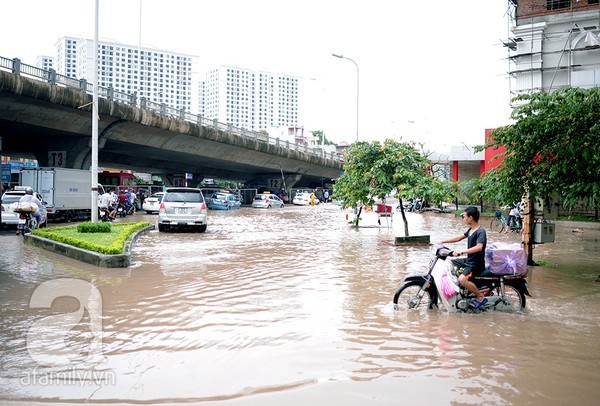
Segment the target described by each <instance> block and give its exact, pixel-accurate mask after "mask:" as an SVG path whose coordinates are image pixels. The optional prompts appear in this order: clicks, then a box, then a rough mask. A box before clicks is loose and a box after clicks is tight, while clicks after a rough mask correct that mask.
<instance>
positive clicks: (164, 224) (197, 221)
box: [158, 187, 208, 233]
mask: <svg viewBox="0 0 600 406" xmlns="http://www.w3.org/2000/svg"><path fill="white" fill-rule="evenodd" d="M207 219H208V215H207V209H206V202H205V200H204V196H203V195H202V191H201V190H200V189H196V188H186V187H180V188H168V189H167V190H166V191H165V194H164V196H163V197H162V200H161V202H160V206H159V209H158V231H166V230H169V229H173V228H195V229H197V230H198V231H200V232H201V233H203V232H205V231H206V227H207V224H208V223H207Z"/></svg>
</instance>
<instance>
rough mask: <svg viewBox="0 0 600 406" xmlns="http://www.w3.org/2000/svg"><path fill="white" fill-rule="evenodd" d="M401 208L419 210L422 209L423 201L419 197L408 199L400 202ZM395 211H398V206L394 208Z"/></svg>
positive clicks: (411, 210) (412, 210) (408, 210)
mask: <svg viewBox="0 0 600 406" xmlns="http://www.w3.org/2000/svg"><path fill="white" fill-rule="evenodd" d="M402 208H403V209H404V211H405V212H419V211H421V209H423V201H422V200H421V199H420V198H416V199H409V200H408V202H406V203H403V204H402ZM396 211H398V212H400V206H398V207H397V208H396Z"/></svg>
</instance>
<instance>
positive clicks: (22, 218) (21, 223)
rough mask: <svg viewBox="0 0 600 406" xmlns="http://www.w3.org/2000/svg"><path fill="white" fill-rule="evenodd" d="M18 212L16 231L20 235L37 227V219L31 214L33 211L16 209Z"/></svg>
mask: <svg viewBox="0 0 600 406" xmlns="http://www.w3.org/2000/svg"><path fill="white" fill-rule="evenodd" d="M15 212H16V213H19V219H18V220H17V231H18V233H19V234H21V235H23V236H24V235H25V233H29V232H31V230H34V229H35V228H37V219H36V218H35V216H34V215H33V213H31V212H29V211H16V210H15Z"/></svg>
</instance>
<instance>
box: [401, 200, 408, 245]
mask: <svg viewBox="0 0 600 406" xmlns="http://www.w3.org/2000/svg"><path fill="white" fill-rule="evenodd" d="M400 213H402V221H404V236H405V237H408V221H407V220H406V214H405V213H404V205H403V204H402V199H400Z"/></svg>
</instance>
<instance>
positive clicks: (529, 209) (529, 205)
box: [522, 195, 537, 266]
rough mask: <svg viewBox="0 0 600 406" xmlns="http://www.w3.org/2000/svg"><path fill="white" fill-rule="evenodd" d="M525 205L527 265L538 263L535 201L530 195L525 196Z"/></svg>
mask: <svg viewBox="0 0 600 406" xmlns="http://www.w3.org/2000/svg"><path fill="white" fill-rule="evenodd" d="M524 201H525V205H524V207H523V237H522V240H523V248H524V249H525V253H526V254H527V265H531V266H533V265H537V264H536V263H535V262H534V261H533V225H534V218H533V202H532V199H531V197H530V196H529V195H527V196H526V197H525V198H524Z"/></svg>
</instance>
